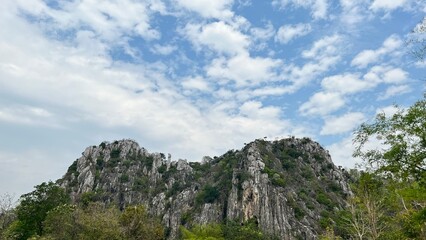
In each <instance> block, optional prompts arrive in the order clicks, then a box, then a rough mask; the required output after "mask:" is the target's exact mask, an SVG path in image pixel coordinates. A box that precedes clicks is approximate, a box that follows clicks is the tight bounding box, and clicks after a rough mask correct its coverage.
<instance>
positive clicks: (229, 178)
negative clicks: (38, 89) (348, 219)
mask: <svg viewBox="0 0 426 240" xmlns="http://www.w3.org/2000/svg"><path fill="white" fill-rule="evenodd" d="M59 183H60V184H61V185H62V186H63V187H65V188H66V189H67V191H68V192H69V194H70V195H71V197H72V199H73V200H74V201H82V200H85V199H88V198H89V199H90V200H97V201H103V202H105V203H106V204H117V205H118V206H119V207H120V208H121V209H123V208H124V207H126V206H128V205H132V204H144V205H146V206H147V207H148V209H149V211H150V212H151V214H153V215H157V216H159V217H160V218H161V219H162V222H163V224H164V226H165V227H166V234H167V236H168V239H176V238H177V236H178V234H179V226H180V225H184V226H187V227H190V226H192V225H193V224H205V223H212V222H218V223H219V222H222V221H223V220H224V219H230V220H236V221H239V222H241V223H243V222H245V221H248V220H254V221H256V222H257V223H258V225H259V227H260V229H262V230H263V231H264V233H267V234H271V235H274V236H276V237H278V238H279V239H316V238H317V235H318V234H320V233H321V232H322V231H323V230H324V226H325V225H326V224H327V223H328V222H330V221H331V220H330V218H329V216H330V215H331V214H333V213H334V212H336V211H338V210H339V209H341V208H342V207H343V205H344V204H345V202H344V199H345V197H346V196H347V195H348V194H350V192H349V190H348V186H347V183H346V181H345V174H344V171H342V170H340V169H339V168H336V166H335V165H334V164H333V163H332V161H331V158H330V155H329V154H328V152H327V151H325V150H324V149H323V148H322V147H321V146H320V145H319V144H318V143H316V142H313V141H311V140H310V139H308V138H303V139H297V138H288V139H282V140H279V141H273V142H268V141H264V140H256V141H254V142H252V143H249V144H247V145H246V146H245V147H244V148H243V149H241V150H231V151H228V152H227V153H225V154H224V155H222V156H220V157H215V158H213V159H212V158H209V157H205V158H204V159H203V162H202V163H199V162H190V163H188V162H187V161H185V160H179V161H170V156H169V157H168V158H167V159H166V157H165V155H164V154H162V153H148V151H147V150H145V149H144V148H141V147H139V145H138V144H137V143H136V142H134V141H132V140H121V141H115V142H113V143H106V142H104V143H102V144H100V145H99V146H92V147H88V148H87V149H86V150H85V151H84V152H83V153H82V156H81V157H80V158H79V159H77V160H76V161H75V162H74V163H73V164H72V165H71V166H70V168H69V169H68V172H67V173H66V174H65V175H64V177H63V178H62V179H60V180H59Z"/></svg>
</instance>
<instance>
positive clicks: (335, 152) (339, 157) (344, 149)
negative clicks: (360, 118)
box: [326, 137, 361, 169]
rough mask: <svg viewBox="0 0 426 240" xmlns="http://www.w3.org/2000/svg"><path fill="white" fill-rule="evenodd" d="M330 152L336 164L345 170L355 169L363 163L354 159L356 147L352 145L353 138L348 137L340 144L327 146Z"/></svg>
mask: <svg viewBox="0 0 426 240" xmlns="http://www.w3.org/2000/svg"><path fill="white" fill-rule="evenodd" d="M326 148H327V149H328V151H329V152H330V156H331V159H333V162H334V164H336V165H338V166H343V167H344V168H349V169H350V168H355V165H356V164H358V163H361V159H359V158H354V157H352V153H353V152H354V150H355V146H354V145H353V143H352V137H347V138H345V139H343V140H341V141H340V142H337V143H333V144H331V145H329V146H326Z"/></svg>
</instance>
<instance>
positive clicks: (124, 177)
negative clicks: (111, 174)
mask: <svg viewBox="0 0 426 240" xmlns="http://www.w3.org/2000/svg"><path fill="white" fill-rule="evenodd" d="M128 181H129V175H127V174H122V175H121V176H120V182H121V183H126V182H128Z"/></svg>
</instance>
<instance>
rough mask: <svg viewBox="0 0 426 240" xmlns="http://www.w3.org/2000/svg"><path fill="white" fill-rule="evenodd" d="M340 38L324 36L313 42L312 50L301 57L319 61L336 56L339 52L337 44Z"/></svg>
mask: <svg viewBox="0 0 426 240" xmlns="http://www.w3.org/2000/svg"><path fill="white" fill-rule="evenodd" d="M341 41H342V37H341V36H339V35H332V36H326V37H323V38H321V39H320V40H318V41H315V43H314V44H313V46H312V48H311V49H309V50H305V51H303V52H302V56H303V57H304V58H308V59H317V60H321V59H322V58H324V57H328V56H331V55H337V54H338V51H339V48H338V46H339V43H341Z"/></svg>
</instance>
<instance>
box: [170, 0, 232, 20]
mask: <svg viewBox="0 0 426 240" xmlns="http://www.w3.org/2000/svg"><path fill="white" fill-rule="evenodd" d="M175 1H176V3H177V4H178V5H180V6H182V7H184V8H186V9H188V10H191V11H194V12H197V13H199V14H200V15H201V16H203V17H205V18H218V19H229V18H231V17H232V16H233V15H234V13H233V12H232V11H231V10H230V8H231V7H232V4H233V3H234V1H233V0H214V1H211V0H197V1H193V0H175Z"/></svg>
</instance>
